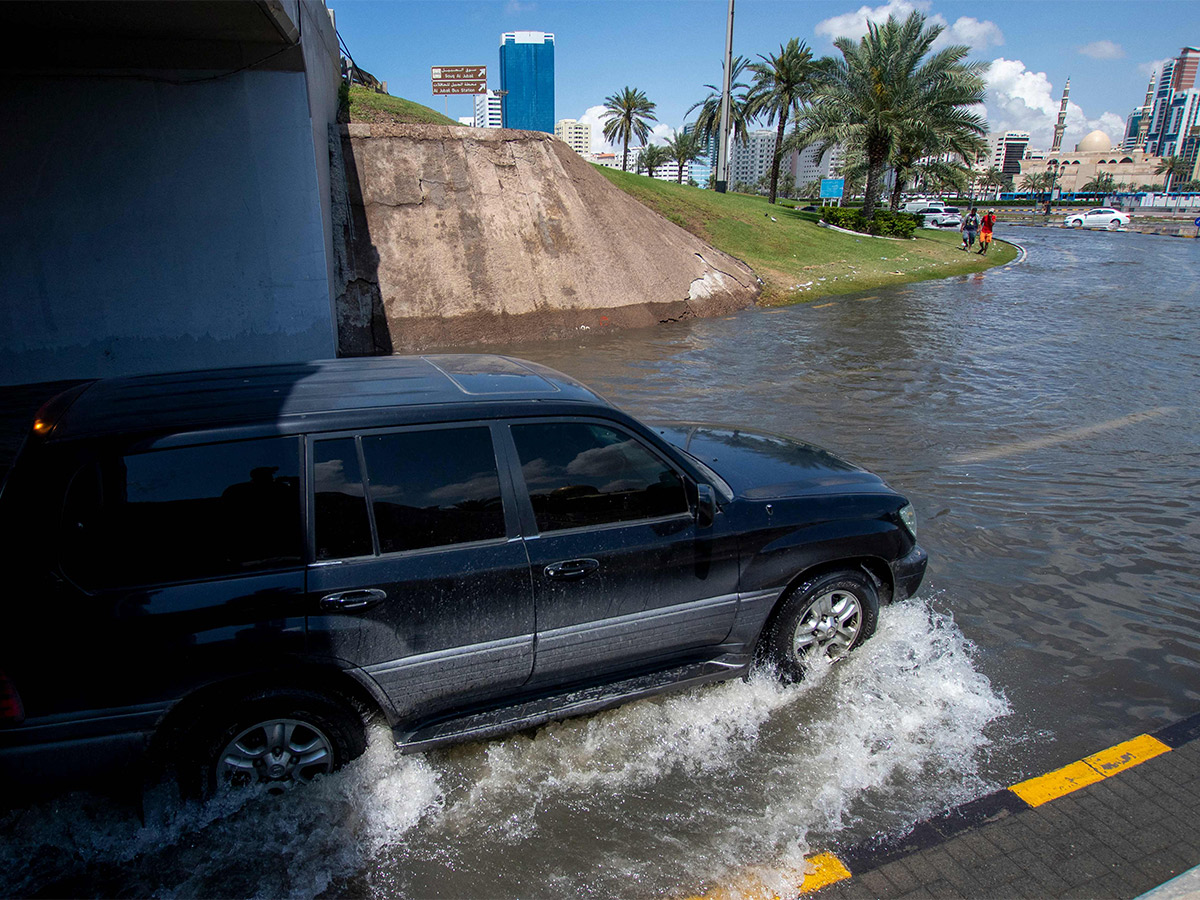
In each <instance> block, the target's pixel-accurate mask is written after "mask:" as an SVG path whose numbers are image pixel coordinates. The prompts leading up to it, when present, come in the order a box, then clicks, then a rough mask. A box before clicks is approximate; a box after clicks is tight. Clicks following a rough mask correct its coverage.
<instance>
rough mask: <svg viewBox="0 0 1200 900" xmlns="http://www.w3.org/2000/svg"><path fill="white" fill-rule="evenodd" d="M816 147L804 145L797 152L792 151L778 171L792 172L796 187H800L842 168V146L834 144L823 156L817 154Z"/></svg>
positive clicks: (833, 174) (831, 174) (835, 172)
mask: <svg viewBox="0 0 1200 900" xmlns="http://www.w3.org/2000/svg"><path fill="white" fill-rule="evenodd" d="M818 152H819V151H818V148H817V147H805V148H804V149H803V150H801V151H800V152H799V153H797V152H795V151H793V152H792V153H791V154H790V158H785V159H784V160H783V163H782V164H781V165H780V167H779V171H780V173H782V172H784V171H785V170H786V171H790V172H792V174H794V175H795V176H796V188H797V189H801V188H803V187H805V186H806V185H808V184H810V183H811V182H814V181H819V180H820V179H822V178H830V177H833V176H835V175H836V174H837V173H838V172H840V171H841V170H842V147H841V145H840V144H834V145H833V146H832V147H830V148H829V151H828V152H827V153H826V154H825V155H824V156H818V155H817V154H818Z"/></svg>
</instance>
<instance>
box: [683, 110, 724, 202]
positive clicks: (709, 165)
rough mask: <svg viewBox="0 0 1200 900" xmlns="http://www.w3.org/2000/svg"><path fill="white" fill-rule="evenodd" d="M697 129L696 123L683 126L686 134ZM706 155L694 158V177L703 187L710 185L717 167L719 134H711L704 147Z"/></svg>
mask: <svg viewBox="0 0 1200 900" xmlns="http://www.w3.org/2000/svg"><path fill="white" fill-rule="evenodd" d="M695 130H696V123H695V122H689V123H688V124H686V125H684V126H683V133H684V134H691V133H692V132H694V131H695ZM703 152H704V156H702V157H697V158H696V159H694V160H692V178H693V179H694V180H695V182H696V184H697V185H699V186H700V187H702V188H707V187H708V179H709V176H710V175H712V173H713V170H714V169H716V167H717V136H716V135H715V134H712V135H709V137H708V140H707V141H706V142H705V144H704V148H703Z"/></svg>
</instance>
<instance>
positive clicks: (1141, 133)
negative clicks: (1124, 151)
mask: <svg viewBox="0 0 1200 900" xmlns="http://www.w3.org/2000/svg"><path fill="white" fill-rule="evenodd" d="M1157 77H1158V73H1157V72H1151V73H1150V83H1149V84H1148V85H1146V102H1145V103H1143V104H1142V115H1141V118H1140V119H1138V133H1137V140H1136V141H1135V142H1134V144H1133V149H1134V150H1145V149H1146V138H1147V137H1148V136H1149V135H1150V117H1151V116H1152V115H1153V113H1154V79H1155V78H1157Z"/></svg>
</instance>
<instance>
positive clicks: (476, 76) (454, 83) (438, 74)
mask: <svg viewBox="0 0 1200 900" xmlns="http://www.w3.org/2000/svg"><path fill="white" fill-rule="evenodd" d="M429 75H430V80H431V81H432V82H433V93H434V94H486V93H487V66H432V67H430V70H429Z"/></svg>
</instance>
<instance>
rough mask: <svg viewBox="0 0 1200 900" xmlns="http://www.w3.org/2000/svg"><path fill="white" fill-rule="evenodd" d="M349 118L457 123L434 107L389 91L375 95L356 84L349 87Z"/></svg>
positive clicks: (400, 123) (352, 119) (432, 123)
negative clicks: (390, 93)
mask: <svg viewBox="0 0 1200 900" xmlns="http://www.w3.org/2000/svg"><path fill="white" fill-rule="evenodd" d="M350 121H351V122H371V123H375V124H398V125H457V124H458V122H456V121H454V120H453V119H450V118H447V117H446V116H443V115H442V114H441V113H440V112H438V111H437V110H436V109H430V108H429V107H428V106H422V105H421V104H420V103H413V102H412V101H411V100H405V99H403V98H401V97H392V96H391V95H389V94H376V93H375V92H374V91H369V90H367V89H366V88H365V87H361V86H360V85H357V84H356V85H352V86H351V87H350Z"/></svg>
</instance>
